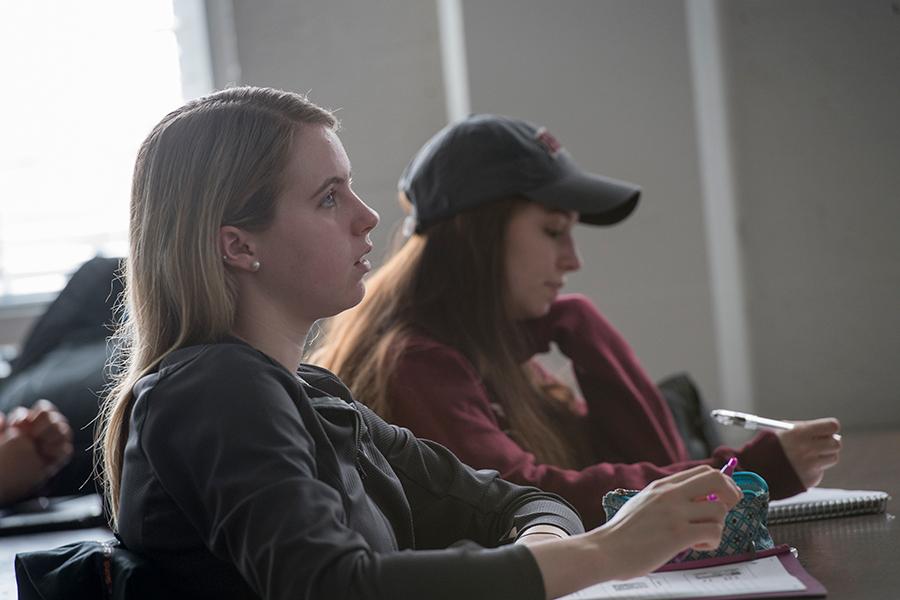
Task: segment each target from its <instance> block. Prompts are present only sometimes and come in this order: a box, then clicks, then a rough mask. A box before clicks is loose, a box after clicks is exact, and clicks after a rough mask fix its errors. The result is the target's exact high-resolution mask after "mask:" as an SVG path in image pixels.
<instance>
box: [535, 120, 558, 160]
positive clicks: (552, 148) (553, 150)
mask: <svg viewBox="0 0 900 600" xmlns="http://www.w3.org/2000/svg"><path fill="white" fill-rule="evenodd" d="M534 138H535V139H536V140H537V141H538V143H539V144H540V145H541V146H543V147H544V150H546V151H547V152H548V153H549V154H550V156H554V157H555V156H556V154H557V153H558V152H559V151H560V150H562V144H560V143H559V140H558V139H556V138H555V137H554V136H553V134H552V133H550V132H549V131H547V128H546V127H541V128H540V129H538V130H537V133H535V134H534Z"/></svg>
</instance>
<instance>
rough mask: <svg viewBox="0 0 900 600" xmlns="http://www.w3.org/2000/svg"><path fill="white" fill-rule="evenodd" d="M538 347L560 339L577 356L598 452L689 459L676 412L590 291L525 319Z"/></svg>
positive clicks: (627, 458) (657, 460) (661, 460)
mask: <svg viewBox="0 0 900 600" xmlns="http://www.w3.org/2000/svg"><path fill="white" fill-rule="evenodd" d="M524 325H525V328H526V332H527V333H528V334H530V339H531V341H532V345H533V348H532V349H533V350H534V352H547V351H548V350H549V349H550V343H551V342H553V343H555V344H556V345H557V346H558V347H559V350H560V352H562V353H563V354H565V355H566V356H567V357H568V358H569V360H570V361H571V362H572V368H573V370H574V371H575V376H576V378H577V379H578V385H579V387H580V388H581V393H582V395H583V396H584V399H585V401H586V402H587V407H588V419H589V420H590V429H591V432H592V435H593V439H592V443H593V445H594V447H595V448H596V450H597V453H598V454H599V455H601V456H604V457H606V458H607V459H610V460H616V461H620V462H638V461H648V462H652V463H654V464H657V465H667V464H671V463H674V462H679V461H685V460H687V459H688V454H687V450H686V448H685V446H684V442H683V440H682V439H681V434H680V433H679V432H678V428H677V426H676V425H675V419H674V417H673V416H672V412H671V410H670V409H669V407H668V405H667V404H666V401H665V399H664V398H663V396H662V394H660V392H659V390H658V389H657V387H656V385H655V384H654V383H653V382H652V381H651V380H650V378H649V376H648V375H647V373H646V372H645V371H644V369H643V367H642V366H641V364H640V362H639V361H638V359H637V356H635V354H634V351H633V350H632V349H631V347H630V346H629V345H628V343H627V342H626V341H625V339H624V338H623V337H622V336H621V334H620V333H619V332H618V331H617V330H616V329H615V328H614V327H613V326H612V324H610V323H609V321H607V320H606V318H605V317H604V316H603V315H602V314H601V313H600V311H598V310H597V309H596V308H595V307H594V305H593V303H591V301H590V300H589V299H588V298H586V297H585V296H582V295H579V294H569V295H564V296H560V297H559V298H558V299H557V300H556V301H555V302H554V303H553V304H552V306H551V307H550V312H549V313H548V314H547V315H546V316H544V317H541V318H540V319H535V320H532V321H529V322H526V323H525V324H524Z"/></svg>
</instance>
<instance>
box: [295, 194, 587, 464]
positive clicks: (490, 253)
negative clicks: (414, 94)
mask: <svg viewBox="0 0 900 600" xmlns="http://www.w3.org/2000/svg"><path fill="white" fill-rule="evenodd" d="M400 201H401V204H402V205H404V208H405V209H407V210H409V200H407V199H406V198H405V197H404V196H403V195H401V198H400ZM526 202H528V201H527V200H525V199H521V198H510V199H505V200H497V201H495V202H491V203H489V204H486V205H483V206H481V207H479V208H476V209H473V210H470V211H465V212H463V213H460V214H458V215H456V216H454V217H452V218H449V219H446V220H444V221H441V222H438V223H436V224H434V225H432V226H430V227H429V228H428V229H427V230H426V231H425V232H424V233H423V234H416V235H413V236H412V237H410V238H409V240H407V241H406V242H405V244H403V245H402V246H400V247H399V249H397V250H395V252H394V253H393V255H392V256H391V257H390V258H389V259H388V260H387V262H386V263H385V264H384V266H382V267H381V268H380V269H379V270H378V271H377V272H375V273H374V274H373V275H372V276H371V277H370V278H369V279H368V281H367V282H366V288H367V291H366V296H365V298H364V299H363V301H362V302H361V303H360V304H358V305H357V306H356V307H354V308H352V309H350V310H347V311H345V312H343V313H342V314H340V315H338V316H336V317H334V318H332V319H329V320H328V321H327V322H325V323H324V324H322V326H321V327H322V335H321V337H320V338H319V339H318V340H316V342H315V345H314V348H313V351H312V353H311V354H310V357H309V360H310V361H311V362H314V363H316V364H319V365H321V366H323V367H325V368H327V369H330V370H331V371H333V372H335V373H336V374H337V375H338V376H339V377H340V378H341V379H342V380H343V381H344V383H345V384H347V386H348V387H349V388H350V389H351V390H353V393H354V395H355V397H356V398H357V400H359V401H361V402H363V403H365V404H366V405H368V406H369V407H371V408H372V409H373V410H375V411H376V412H377V413H379V414H380V415H381V416H382V417H383V418H385V419H386V420H391V419H392V417H393V415H392V413H391V398H390V390H389V383H390V381H391V378H392V377H393V376H394V375H395V368H396V364H397V358H398V357H399V356H400V355H401V354H402V352H403V349H404V345H405V344H406V343H407V340H408V339H409V337H410V335H412V334H415V333H419V334H425V335H426V336H428V337H431V338H432V339H435V340H437V341H439V342H441V343H444V344H447V345H449V346H451V347H453V348H455V349H457V350H458V351H459V352H461V353H462V354H463V356H465V357H467V358H468V359H469V361H471V363H472V364H473V366H474V368H475V369H476V371H477V372H478V373H479V375H480V376H481V378H482V380H483V382H484V384H485V386H486V387H487V388H488V390H489V392H490V394H491V395H492V396H493V398H494V399H495V400H496V401H497V402H498V404H499V405H500V406H501V407H502V408H503V412H504V414H505V416H506V419H507V421H508V423H509V426H510V431H509V434H510V435H511V436H512V437H513V438H514V439H515V440H516V441H517V442H518V443H519V444H520V445H522V446H523V447H524V448H526V449H528V450H529V451H530V452H532V453H534V454H535V456H536V457H537V458H538V460H540V461H541V462H543V463H547V464H554V465H558V466H562V467H567V468H581V467H582V466H584V465H585V464H587V463H588V460H589V459H588V450H587V449H586V448H585V447H584V445H583V443H582V441H581V440H577V439H570V438H567V437H566V434H564V433H563V428H562V427H560V426H559V425H560V424H561V421H565V420H567V419H574V415H573V414H572V412H571V410H570V409H569V408H567V407H568V406H571V401H572V399H573V393H572V391H571V390H569V389H568V388H566V387H565V386H562V385H560V384H558V383H547V384H545V383H543V382H540V381H539V378H538V377H537V376H536V374H535V372H534V369H533V366H532V365H531V364H525V365H522V364H520V363H521V360H523V354H524V353H523V351H522V344H523V340H521V339H520V334H519V329H518V327H517V326H516V324H515V322H514V321H513V320H512V319H511V318H510V317H509V311H508V310H507V306H508V302H507V293H508V292H507V289H506V265H505V254H504V249H505V240H506V229H507V224H508V223H509V220H510V218H511V216H512V215H513V214H514V213H515V211H516V210H518V209H519V208H520V207H521V206H523V205H524V204H525V203H526ZM397 376H399V377H402V374H398V375H397ZM486 466H490V465H486Z"/></svg>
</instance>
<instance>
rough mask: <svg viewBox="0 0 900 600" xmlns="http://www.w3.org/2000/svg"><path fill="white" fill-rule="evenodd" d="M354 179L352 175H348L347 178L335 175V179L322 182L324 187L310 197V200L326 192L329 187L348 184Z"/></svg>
mask: <svg viewBox="0 0 900 600" xmlns="http://www.w3.org/2000/svg"><path fill="white" fill-rule="evenodd" d="M352 178H353V175H350V174H348V176H347V177H339V176H337V175H335V176H333V177H329V178H328V179H326V180H325V181H323V182H322V185H320V186H319V187H318V188H316V191H315V192H313V193H312V194H311V195H310V198H315V197H316V196H318V195H319V194H321V193H322V192H324V191H325V190H326V189H328V187H329V186H332V185H340V184H342V183H347V182H348V181H349V180H350V179H352Z"/></svg>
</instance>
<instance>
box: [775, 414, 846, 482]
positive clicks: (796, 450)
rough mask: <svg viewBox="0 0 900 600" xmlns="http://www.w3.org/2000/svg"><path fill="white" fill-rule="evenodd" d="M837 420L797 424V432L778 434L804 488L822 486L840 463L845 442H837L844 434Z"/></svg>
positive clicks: (793, 430)
mask: <svg viewBox="0 0 900 600" xmlns="http://www.w3.org/2000/svg"><path fill="white" fill-rule="evenodd" d="M840 429H841V424H840V422H839V421H838V420H837V419H816V420H813V421H795V422H794V428H793V429H790V430H787V431H779V432H778V433H777V435H778V440H779V441H780V442H781V447H782V448H783V449H784V453H785V454H786V455H787V457H788V460H789V461H790V462H791V466H792V467H794V471H796V472H797V476H798V477H799V478H800V481H801V482H802V483H803V486H804V487H807V488H810V487H813V486H815V485H818V484H819V482H821V481H822V477H823V476H824V475H825V471H826V470H827V469H830V468H831V467H833V466H834V465H836V464H837V462H838V460H839V459H840V452H841V442H840V440H836V439H834V437H833V436H834V434H835V433H837V432H838V431H840Z"/></svg>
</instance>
